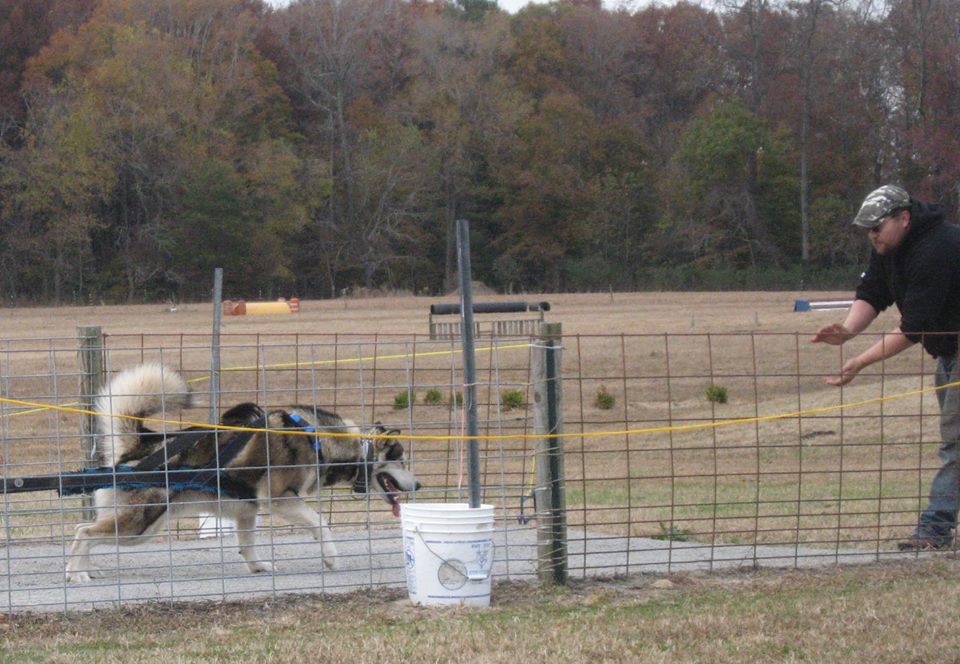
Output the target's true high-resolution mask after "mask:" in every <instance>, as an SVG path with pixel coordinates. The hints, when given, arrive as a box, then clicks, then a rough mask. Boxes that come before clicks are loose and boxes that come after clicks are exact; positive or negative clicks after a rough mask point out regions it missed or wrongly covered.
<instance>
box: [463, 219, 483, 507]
mask: <svg viewBox="0 0 960 664" xmlns="http://www.w3.org/2000/svg"><path fill="white" fill-rule="evenodd" d="M457 265H458V267H459V270H460V334H461V338H462V340H463V398H464V404H465V406H466V411H467V436H468V438H467V474H468V477H469V480H470V487H469V489H470V507H472V508H477V507H480V447H479V445H480V443H479V441H478V440H477V436H478V435H479V432H480V429H479V427H478V426H477V366H476V358H475V356H474V345H473V291H471V289H470V281H471V275H470V224H469V222H467V220H466V219H458V220H457Z"/></svg>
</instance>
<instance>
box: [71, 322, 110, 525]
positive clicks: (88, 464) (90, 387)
mask: <svg viewBox="0 0 960 664" xmlns="http://www.w3.org/2000/svg"><path fill="white" fill-rule="evenodd" d="M77 335H78V336H79V338H80V339H79V340H80V407H81V408H82V409H84V410H86V411H92V410H93V402H94V400H95V399H96V398H97V394H99V392H100V388H101V387H102V386H103V382H104V380H103V378H104V371H105V369H104V360H103V355H104V349H103V330H102V329H101V328H99V327H80V328H77ZM95 420H96V418H95V417H94V416H93V415H83V416H82V419H81V422H80V431H81V438H80V449H81V453H82V454H83V467H84V468H96V467H97V466H98V465H99V459H95V458H94V457H95V455H96V435H97V433H96V421H95ZM81 505H83V508H84V509H83V520H84V521H93V520H94V519H95V518H96V513H95V512H94V509H93V497H92V496H88V495H84V496H83V498H82V499H81Z"/></svg>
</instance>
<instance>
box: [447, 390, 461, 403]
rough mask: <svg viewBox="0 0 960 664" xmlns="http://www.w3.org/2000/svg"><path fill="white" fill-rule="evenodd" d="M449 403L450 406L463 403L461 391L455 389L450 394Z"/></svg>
mask: <svg viewBox="0 0 960 664" xmlns="http://www.w3.org/2000/svg"><path fill="white" fill-rule="evenodd" d="M449 403H450V405H451V406H462V405H463V392H460V391H457V392H454V393H453V394H451V395H450V402H449Z"/></svg>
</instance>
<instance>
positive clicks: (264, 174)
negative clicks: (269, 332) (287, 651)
mask: <svg viewBox="0 0 960 664" xmlns="http://www.w3.org/2000/svg"><path fill="white" fill-rule="evenodd" d="M958 24H960V5H958V3H947V2H938V1H936V0H887V1H886V2H884V3H876V2H871V1H870V0H845V1H843V2H841V1H839V0H718V1H717V2H712V3H691V2H677V3H674V4H671V5H670V6H660V5H657V4H653V5H651V6H646V5H644V6H642V7H637V8H635V9H629V8H618V9H608V8H606V7H605V6H604V5H603V4H602V3H600V2H597V1H595V0H557V1H556V2H550V3H541V4H537V5H531V6H528V7H526V8H524V9H522V10H520V11H518V12H517V13H515V14H508V13H506V12H504V11H502V10H501V9H499V8H498V7H497V5H496V3H495V2H492V1H490V0H432V1H431V0H353V1H351V2H342V1H340V0H292V1H291V2H290V3H289V4H288V5H285V6H283V7H282V8H274V7H271V6H270V5H268V4H266V3H264V2H262V1H261V0H165V1H164V2H156V1H155V0H30V1H29V2H28V1H27V0H0V65H2V66H0V294H2V295H3V297H4V298H5V299H6V300H7V301H17V300H25V299H34V300H43V301H50V302H91V301H101V300H103V301H141V300H157V299H195V298H204V297H207V296H208V290H209V287H208V286H207V284H208V282H209V280H210V274H211V271H212V268H214V267H224V268H226V270H227V285H226V288H227V294H228V296H236V297H260V296H273V295H278V294H288V295H289V294H294V293H296V294H298V295H300V296H302V297H310V296H325V297H336V296H339V295H341V294H343V293H345V292H349V291H351V290H354V289H357V288H364V289H369V290H376V289H386V290H408V291H411V292H417V293H438V292H444V291H448V290H450V289H451V288H453V287H454V286H455V285H456V260H455V256H456V254H455V247H454V228H455V222H456V220H457V219H460V218H466V219H469V220H470V222H471V231H472V234H473V240H474V242H473V246H474V261H473V269H474V273H475V276H477V277H478V278H480V279H482V280H484V281H486V282H488V283H489V284H490V285H492V286H494V287H496V288H499V289H501V290H503V291H510V292H517V291H527V290H598V289H603V290H606V289H610V288H618V289H632V288H659V287H668V288H675V287H677V286H678V285H681V284H682V285H683V286H684V287H748V288H774V287H780V288H800V287H805V286H808V285H821V286H828V285H829V286H839V287H849V286H850V285H851V283H852V282H853V281H855V278H856V275H857V274H859V271H860V270H861V269H862V261H863V259H864V255H865V251H866V248H865V246H864V243H863V241H862V237H861V236H860V235H858V234H856V233H852V232H851V231H850V229H849V219H850V217H851V216H852V214H853V212H854V211H855V209H856V206H857V205H858V204H859V202H860V200H862V198H863V196H864V194H865V193H866V192H868V191H869V190H871V189H873V188H874V187H876V186H878V185H879V184H882V183H885V182H898V183H901V184H903V185H905V186H906V187H908V188H909V189H910V190H911V191H913V192H915V193H916V194H917V195H919V196H922V197H928V198H930V199H934V200H938V201H940V202H942V203H944V204H946V205H947V207H948V211H949V213H950V214H951V215H953V216H954V217H956V214H957V212H958V207H960V197H958V195H957V191H958V190H960V187H958V183H960V125H958V122H960V121H958V120H957V113H956V109H957V108H958V106H960V69H958V63H960V43H958V41H957V39H956V26H957V25H958Z"/></svg>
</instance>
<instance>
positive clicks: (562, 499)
mask: <svg viewBox="0 0 960 664" xmlns="http://www.w3.org/2000/svg"><path fill="white" fill-rule="evenodd" d="M561 339H562V331H561V326H560V323H543V324H542V325H541V327H540V339H539V342H538V343H537V345H536V347H535V348H534V352H533V361H532V366H531V371H532V373H533V402H534V409H533V426H534V432H535V433H536V434H537V435H538V436H541V437H539V438H537V443H536V481H537V485H536V487H535V488H534V500H535V502H536V508H537V570H538V571H537V574H538V576H539V577H540V580H541V581H542V582H545V583H558V584H565V583H566V582H567V513H566V496H565V493H564V491H565V484H564V472H563V439H562V438H558V437H557V436H556V434H561V433H563V390H562V389H561V388H562V383H561V370H560V367H561V362H560V360H561V346H560V343H561Z"/></svg>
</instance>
